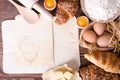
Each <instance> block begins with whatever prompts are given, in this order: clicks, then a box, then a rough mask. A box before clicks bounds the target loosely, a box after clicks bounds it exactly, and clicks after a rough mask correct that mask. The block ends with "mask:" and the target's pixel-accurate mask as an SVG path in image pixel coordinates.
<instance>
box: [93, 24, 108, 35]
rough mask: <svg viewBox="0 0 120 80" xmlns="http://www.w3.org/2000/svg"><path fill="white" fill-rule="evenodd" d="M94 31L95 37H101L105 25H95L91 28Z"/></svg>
mask: <svg viewBox="0 0 120 80" xmlns="http://www.w3.org/2000/svg"><path fill="white" fill-rule="evenodd" d="M93 29H94V31H95V32H96V33H97V35H99V36H100V35H102V34H103V33H104V31H105V29H106V24H104V23H95V24H94V26H93Z"/></svg>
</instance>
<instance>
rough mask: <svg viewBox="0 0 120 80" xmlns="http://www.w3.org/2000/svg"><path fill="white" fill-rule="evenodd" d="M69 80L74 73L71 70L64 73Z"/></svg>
mask: <svg viewBox="0 0 120 80" xmlns="http://www.w3.org/2000/svg"><path fill="white" fill-rule="evenodd" d="M63 76H64V77H65V78H66V79H67V80H70V79H71V77H72V76H73V74H72V73H71V72H68V71H67V72H65V73H64V75H63Z"/></svg>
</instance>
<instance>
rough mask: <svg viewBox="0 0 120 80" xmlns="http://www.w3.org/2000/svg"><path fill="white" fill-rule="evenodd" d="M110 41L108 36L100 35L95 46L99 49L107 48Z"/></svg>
mask: <svg viewBox="0 0 120 80" xmlns="http://www.w3.org/2000/svg"><path fill="white" fill-rule="evenodd" d="M110 39H111V36H110V35H102V36H100V37H99V38H98V40H97V44H98V46H100V47H108V45H109V42H110Z"/></svg>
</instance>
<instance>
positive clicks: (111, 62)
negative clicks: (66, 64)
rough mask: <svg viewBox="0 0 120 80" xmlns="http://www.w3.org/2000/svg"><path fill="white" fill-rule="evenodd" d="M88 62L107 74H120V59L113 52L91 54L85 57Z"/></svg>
mask: <svg viewBox="0 0 120 80" xmlns="http://www.w3.org/2000/svg"><path fill="white" fill-rule="evenodd" d="M84 56H85V58H86V59H87V60H89V61H90V62H92V63H93V64H95V65H97V66H98V67H100V68H102V69H104V70H105V71H107V72H111V73H119V74H120V58H118V57H117V56H116V55H115V54H113V53H111V52H98V51H95V52H91V53H88V54H85V55H84Z"/></svg>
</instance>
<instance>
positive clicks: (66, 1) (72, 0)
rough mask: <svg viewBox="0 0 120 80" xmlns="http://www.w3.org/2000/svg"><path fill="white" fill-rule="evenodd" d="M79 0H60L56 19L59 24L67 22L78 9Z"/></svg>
mask: <svg viewBox="0 0 120 80" xmlns="http://www.w3.org/2000/svg"><path fill="white" fill-rule="evenodd" d="M78 6H79V0H59V1H58V4H57V10H56V13H55V15H56V17H57V18H56V20H55V22H56V23H58V24H64V23H66V22H67V21H68V20H69V19H70V18H71V17H73V16H75V14H76V13H77V11H78Z"/></svg>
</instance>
